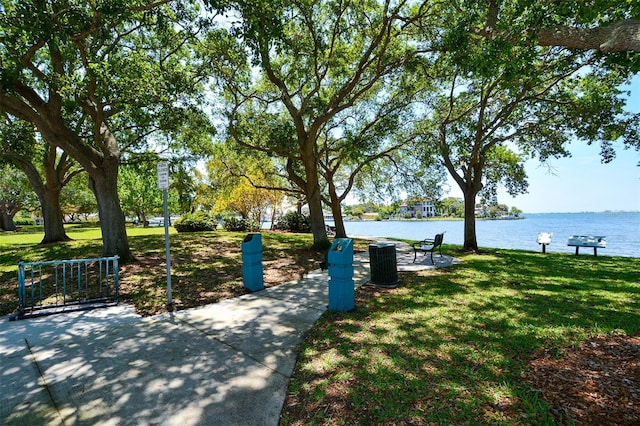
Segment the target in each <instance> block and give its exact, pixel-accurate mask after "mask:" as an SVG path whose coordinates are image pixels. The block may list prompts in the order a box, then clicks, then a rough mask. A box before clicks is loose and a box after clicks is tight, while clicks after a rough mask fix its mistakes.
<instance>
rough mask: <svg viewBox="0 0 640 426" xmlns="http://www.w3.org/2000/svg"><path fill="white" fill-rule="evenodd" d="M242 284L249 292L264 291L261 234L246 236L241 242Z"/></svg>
mask: <svg viewBox="0 0 640 426" xmlns="http://www.w3.org/2000/svg"><path fill="white" fill-rule="evenodd" d="M242 282H243V283H244V286H245V287H246V288H247V289H248V290H249V291H259V290H262V289H264V277H263V267H262V235H261V234H248V235H247V236H246V237H245V239H244V241H242Z"/></svg>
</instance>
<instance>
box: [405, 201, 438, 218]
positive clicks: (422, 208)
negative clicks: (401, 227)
mask: <svg viewBox="0 0 640 426" xmlns="http://www.w3.org/2000/svg"><path fill="white" fill-rule="evenodd" d="M436 215H437V212H436V206H435V205H434V204H433V201H431V199H430V198H426V197H425V198H423V199H422V201H416V202H412V203H409V204H407V203H403V204H402V205H401V206H400V216H403V217H407V216H408V217H434V216H436Z"/></svg>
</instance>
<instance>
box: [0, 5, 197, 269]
mask: <svg viewBox="0 0 640 426" xmlns="http://www.w3.org/2000/svg"><path fill="white" fill-rule="evenodd" d="M170 3H171V2H168V1H160V2H156V3H154V2H151V3H150V2H147V1H140V0H133V1H123V0H115V1H108V2H94V1H63V0H56V1H52V2H49V1H47V2H43V1H39V0H27V1H13V0H3V1H2V3H1V8H0V12H1V14H0V41H1V43H0V65H1V70H0V110H2V111H5V112H7V113H9V114H11V115H13V116H15V117H18V118H20V119H22V120H25V121H28V122H29V123H31V124H32V125H33V126H34V127H35V128H36V129H37V131H38V132H40V134H41V135H42V137H43V138H44V139H45V140H46V141H47V142H48V143H50V144H52V145H54V146H56V147H59V148H61V149H62V150H63V151H64V152H65V153H66V154H67V155H69V156H70V157H72V158H73V159H74V160H75V161H77V162H78V163H79V164H80V166H81V167H82V168H83V169H84V170H85V171H86V172H87V174H88V175H89V182H90V187H91V189H92V191H93V192H94V194H95V196H96V199H97V202H98V210H99V216H100V225H101V228H102V239H103V251H104V254H105V255H114V254H117V255H119V256H120V257H121V258H122V260H123V261H128V260H130V259H131V258H132V255H131V252H130V249H129V244H128V239H127V234H126V230H125V217H124V214H123V211H122V209H121V206H120V201H119V198H118V192H117V188H118V185H117V178H118V167H119V163H120V159H121V156H122V154H123V152H126V151H129V152H135V150H136V149H137V148H138V147H140V146H142V145H146V144H149V143H150V135H152V134H154V133H155V132H159V131H160V132H165V133H167V134H170V133H174V134H175V133H179V132H180V130H181V129H184V128H198V126H197V125H195V126H185V123H186V122H187V121H189V120H191V119H194V121H196V122H198V123H202V119H201V118H200V116H201V114H200V112H199V111H197V110H194V109H192V108H191V109H190V108H189V104H190V103H191V102H192V100H193V98H190V97H189V95H190V94H194V93H195V92H194V91H195V90H196V89H197V87H198V85H197V82H198V78H197V76H194V75H193V74H192V73H191V70H190V68H189V65H188V63H189V61H188V59H189V58H188V51H187V50H186V48H185V39H186V38H187V37H188V36H191V35H193V34H192V29H191V28H185V27H183V26H182V25H181V23H182V22H191V21H194V22H195V23H197V22H198V16H197V15H195V14H194V13H195V12H193V13H191V14H190V11H189V9H188V3H187V2H175V3H171V4H172V6H173V8H170V7H169V6H168V5H169V4H170Z"/></svg>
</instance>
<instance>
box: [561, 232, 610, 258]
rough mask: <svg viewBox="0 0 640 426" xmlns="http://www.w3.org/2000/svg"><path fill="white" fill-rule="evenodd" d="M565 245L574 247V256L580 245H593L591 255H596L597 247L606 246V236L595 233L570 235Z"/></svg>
mask: <svg viewBox="0 0 640 426" xmlns="http://www.w3.org/2000/svg"><path fill="white" fill-rule="evenodd" d="M567 245H568V246H570V247H575V248H576V256H577V255H578V251H579V250H580V247H593V255H594V256H597V255H598V248H605V247H606V246H607V237H606V236H597V235H571V236H570V237H569V241H568V242H567Z"/></svg>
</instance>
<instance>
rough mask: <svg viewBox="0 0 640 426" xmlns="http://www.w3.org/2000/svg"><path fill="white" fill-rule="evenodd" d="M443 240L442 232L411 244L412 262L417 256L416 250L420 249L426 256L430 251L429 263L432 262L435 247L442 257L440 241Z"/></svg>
mask: <svg viewBox="0 0 640 426" xmlns="http://www.w3.org/2000/svg"><path fill="white" fill-rule="evenodd" d="M443 240H444V232H443V233H441V234H436V236H435V237H434V238H433V239H427V240H422V241H417V242H415V243H413V244H411V247H413V263H415V262H416V258H417V257H418V252H419V251H421V252H423V253H424V255H425V256H426V255H427V253H431V263H433V252H434V251H436V249H438V250H439V252H440V256H441V257H442V241H443Z"/></svg>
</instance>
